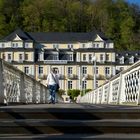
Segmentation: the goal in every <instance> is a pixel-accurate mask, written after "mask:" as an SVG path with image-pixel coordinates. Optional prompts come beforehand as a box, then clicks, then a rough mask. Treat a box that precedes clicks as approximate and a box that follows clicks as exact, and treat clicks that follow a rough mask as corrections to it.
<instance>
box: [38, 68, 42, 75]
mask: <svg viewBox="0 0 140 140" xmlns="http://www.w3.org/2000/svg"><path fill="white" fill-rule="evenodd" d="M38 73H39V74H43V67H41V66H39V70H38Z"/></svg>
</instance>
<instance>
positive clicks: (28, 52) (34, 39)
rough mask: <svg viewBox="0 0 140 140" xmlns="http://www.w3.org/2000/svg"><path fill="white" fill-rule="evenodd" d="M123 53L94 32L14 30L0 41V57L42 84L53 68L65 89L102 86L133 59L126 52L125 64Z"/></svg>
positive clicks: (100, 34)
mask: <svg viewBox="0 0 140 140" xmlns="http://www.w3.org/2000/svg"><path fill="white" fill-rule="evenodd" d="M125 55H126V54H124V56H122V53H121V54H120V53H119V52H116V51H115V49H114V43H113V42H112V41H111V40H110V39H108V38H107V37H106V36H104V35H103V33H101V32H97V31H95V32H89V33H57V32H56V33H55V32H54V33H44V32H36V33H31V32H24V31H22V30H21V29H17V30H15V31H14V32H12V33H11V34H10V35H8V36H6V37H5V38H3V39H2V40H0V57H1V58H2V59H4V60H5V61H8V62H9V63H11V64H12V65H14V66H15V67H17V68H18V69H20V70H21V71H23V72H25V73H26V74H27V75H29V76H31V77H34V78H35V79H36V80H39V81H40V82H42V83H43V84H44V85H45V84H46V78H47V75H48V73H49V72H50V70H51V68H53V67H57V68H58V75H59V79H60V88H61V89H63V90H65V91H67V90H68V89H80V90H83V89H94V88H96V87H98V86H100V85H102V84H103V83H104V82H105V81H106V80H109V79H110V78H111V77H112V76H114V75H115V74H116V73H118V72H119V71H120V70H122V69H125V68H127V67H128V66H129V65H131V64H132V63H134V62H135V61H137V60H136V59H134V58H133V57H132V56H131V55H130V56H131V59H133V60H130V61H131V62H132V63H129V62H128V63H127V64H126V65H125V63H124V62H125V58H124V57H125ZM137 56H138V55H137ZM127 57H128V56H127ZM93 58H94V59H93ZM95 58H96V59H95ZM122 59H123V60H124V61H123V60H122Z"/></svg>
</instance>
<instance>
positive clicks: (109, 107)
mask: <svg viewBox="0 0 140 140" xmlns="http://www.w3.org/2000/svg"><path fill="white" fill-rule="evenodd" d="M4 108H5V109H8V108H9V109H11V108H19V109H20V108H25V109H26V108H28V109H32V108H33V109H35V108H38V109H39V108H40V109H41V108H42V109H43V108H46V109H47V108H64V109H67V108H68V109H82V108H84V109H86V108H87V109H93V110H94V109H96V110H97V109H99V110H100V109H105V110H114V109H115V110H128V109H129V110H131V109H132V110H137V111H138V110H139V111H140V106H125V105H122V106H120V105H119V106H117V105H92V104H73V103H70V104H64V103H63V104H29V105H9V106H0V109H4Z"/></svg>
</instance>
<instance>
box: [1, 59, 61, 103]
mask: <svg viewBox="0 0 140 140" xmlns="http://www.w3.org/2000/svg"><path fill="white" fill-rule="evenodd" d="M0 89H1V94H0V104H8V103H11V102H14V103H26V104H28V103H47V102H48V100H49V96H50V95H49V91H48V88H47V87H46V86H45V85H43V84H42V83H41V82H39V81H37V80H36V79H35V78H33V77H31V76H29V75H27V74H25V73H24V72H22V71H21V70H19V69H18V68H16V67H14V66H12V65H11V64H9V63H8V62H6V61H4V60H2V59H0ZM59 96H60V95H58V97H59ZM60 100H61V102H63V100H62V98H61V97H59V101H60Z"/></svg>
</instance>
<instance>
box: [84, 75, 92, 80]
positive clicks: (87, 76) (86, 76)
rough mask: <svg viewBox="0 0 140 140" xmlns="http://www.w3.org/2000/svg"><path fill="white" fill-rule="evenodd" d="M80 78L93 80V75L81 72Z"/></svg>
mask: <svg viewBox="0 0 140 140" xmlns="http://www.w3.org/2000/svg"><path fill="white" fill-rule="evenodd" d="M82 80H93V76H92V75H90V74H83V75H82Z"/></svg>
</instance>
